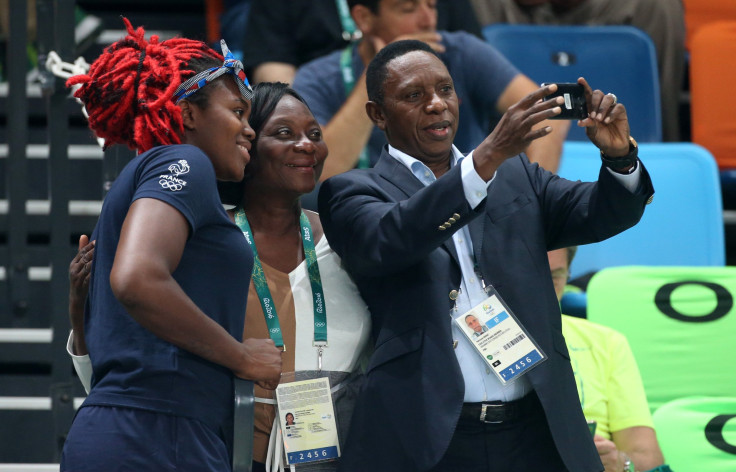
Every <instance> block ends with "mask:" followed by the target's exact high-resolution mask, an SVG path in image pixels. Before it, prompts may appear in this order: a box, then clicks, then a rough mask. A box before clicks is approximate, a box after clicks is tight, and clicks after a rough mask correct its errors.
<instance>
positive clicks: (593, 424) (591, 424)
mask: <svg viewBox="0 0 736 472" xmlns="http://www.w3.org/2000/svg"><path fill="white" fill-rule="evenodd" d="M597 426H598V423H597V422H595V421H593V420H589V421H588V429H589V430H590V435H591V436H595V428H596V427H597Z"/></svg>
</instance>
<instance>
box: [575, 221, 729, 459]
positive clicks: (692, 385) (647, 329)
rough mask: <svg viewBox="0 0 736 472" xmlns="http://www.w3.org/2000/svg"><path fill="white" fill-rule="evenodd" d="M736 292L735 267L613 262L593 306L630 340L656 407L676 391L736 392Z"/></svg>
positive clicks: (593, 288)
mask: <svg viewBox="0 0 736 472" xmlns="http://www.w3.org/2000/svg"><path fill="white" fill-rule="evenodd" d="M685 226H686V225H685ZM683 230H684V231H686V230H687V228H686V227H684V228H683ZM661 237H663V238H666V237H676V235H665V234H663V235H662V236H661ZM735 295H736V267H682V266H680V267H677V266H675V267H654V266H623V267H611V268H607V269H603V270H601V271H600V272H598V273H597V274H596V275H594V276H593V278H592V279H591V280H590V283H589V284H588V290H587V296H588V306H587V313H588V319H589V320H591V321H594V322H596V323H600V324H602V325H605V326H610V327H611V328H614V329H616V330H618V331H620V332H622V333H623V334H624V335H625V336H626V338H627V339H628V340H629V343H630V345H631V349H632V351H633V353H634V356H635V357H636V361H637V363H638V364H639V370H640V372H641V376H642V380H643V381H644V390H645V391H646V394H647V399H648V401H649V406H650V408H651V409H652V410H656V409H657V408H658V407H659V406H661V405H662V404H664V403H666V402H668V401H671V400H674V399H677V398H683V397H688V396H693V395H708V396H734V395H736V367H734V366H736V345H735V344H734V333H736V310H735V309H734V296H735ZM673 468H674V467H673ZM702 470H706V469H702ZM732 470H734V471H736V464H734V468H733V469H732Z"/></svg>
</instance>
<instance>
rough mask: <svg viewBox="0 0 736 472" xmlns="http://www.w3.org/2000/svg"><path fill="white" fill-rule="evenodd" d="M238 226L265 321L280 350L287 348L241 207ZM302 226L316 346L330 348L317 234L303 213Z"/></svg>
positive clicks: (236, 216) (300, 221)
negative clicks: (249, 251) (248, 253)
mask: <svg viewBox="0 0 736 472" xmlns="http://www.w3.org/2000/svg"><path fill="white" fill-rule="evenodd" d="M235 224H237V225H238V228H240V230H241V231H242V232H243V236H245V240H246V241H247V242H248V245H249V246H250V248H251V249H252V250H253V285H255V287H256V293H257V294H258V300H259V301H260V302H261V308H263V316H264V317H265V319H266V326H267V327H268V334H269V336H270V337H271V339H273V342H274V343H275V344H276V346H277V347H284V338H283V336H282V334H281V324H280V323H279V317H278V314H277V313H276V306H275V305H274V302H273V297H272V296H271V290H269V288H268V283H267V282H266V275H265V274H264V273H263V264H261V259H260V258H259V257H258V250H257V249H256V244H255V239H254V238H253V231H252V230H251V229H250V224H248V218H246V216H245V212H244V211H243V209H242V208H241V209H240V210H238V212H237V213H236V214H235ZM299 225H300V226H301V235H302V245H303V247H304V258H305V259H306V261H307V273H308V274H309V283H310V285H311V287H312V303H313V307H314V344H315V345H316V346H326V345H327V312H326V309H325V295H324V291H323V290H322V278H321V277H320V274H319V265H318V264H317V251H316V250H315V247H314V235H313V233H312V226H311V225H310V224H309V219H308V218H307V215H305V214H304V212H302V213H301V216H300V217H299Z"/></svg>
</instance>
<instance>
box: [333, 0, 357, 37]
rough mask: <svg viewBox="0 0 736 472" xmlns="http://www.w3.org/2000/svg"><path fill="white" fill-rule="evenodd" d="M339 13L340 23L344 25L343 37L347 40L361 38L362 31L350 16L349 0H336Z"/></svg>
mask: <svg viewBox="0 0 736 472" xmlns="http://www.w3.org/2000/svg"><path fill="white" fill-rule="evenodd" d="M335 5H336V6H337V13H338V15H340V24H341V25H342V39H344V40H345V41H355V40H356V39H360V38H361V36H362V32H361V31H360V30H359V29H358V28H357V27H356V26H355V22H354V21H353V18H352V17H351V16H350V8H348V2H347V0H335Z"/></svg>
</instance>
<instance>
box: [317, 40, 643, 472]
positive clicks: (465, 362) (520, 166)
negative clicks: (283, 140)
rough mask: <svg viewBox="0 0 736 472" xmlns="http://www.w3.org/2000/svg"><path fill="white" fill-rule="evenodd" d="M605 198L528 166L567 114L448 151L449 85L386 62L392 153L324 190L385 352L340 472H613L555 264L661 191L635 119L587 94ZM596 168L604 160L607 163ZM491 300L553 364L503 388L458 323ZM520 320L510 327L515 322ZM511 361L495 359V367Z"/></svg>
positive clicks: (523, 112)
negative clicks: (596, 436) (533, 149)
mask: <svg viewBox="0 0 736 472" xmlns="http://www.w3.org/2000/svg"><path fill="white" fill-rule="evenodd" d="M579 83H580V84H581V85H583V86H584V89H585V96H586V100H587V105H588V112H589V116H588V118H586V119H584V120H583V121H581V122H580V123H579V124H580V125H581V126H586V127H587V132H588V136H589V137H590V139H591V141H592V142H593V143H594V144H595V145H596V146H597V147H598V148H600V149H601V153H602V154H601V156H600V158H601V159H602V162H603V166H602V168H601V172H600V175H599V179H598V182H592V183H581V182H570V181H566V180H563V179H560V178H558V177H557V176H555V175H553V174H551V173H549V172H546V171H545V170H543V169H541V168H539V167H538V166H537V165H532V164H530V163H529V161H528V159H527V158H526V156H525V155H524V154H522V153H523V151H524V149H525V148H526V147H527V146H528V145H529V143H530V142H532V141H533V140H535V139H537V138H540V137H542V136H545V135H547V134H549V132H550V131H551V129H550V128H549V127H542V128H538V129H535V128H534V126H535V125H536V124H538V123H540V122H541V121H543V120H545V119H548V118H550V117H552V116H554V115H557V114H559V113H560V111H561V109H560V104H562V103H563V100H562V98H559V99H557V100H548V101H541V99H542V98H543V97H544V96H546V95H548V94H550V93H551V92H554V91H555V90H556V86H554V85H552V86H546V87H543V88H541V89H539V90H537V91H536V92H534V93H532V94H530V95H529V96H528V97H526V98H524V99H522V100H521V101H520V102H518V103H517V104H516V105H514V106H512V107H511V108H510V109H509V110H508V111H507V112H506V114H505V115H504V116H503V118H502V119H501V121H500V122H499V124H498V126H496V128H495V129H494V130H493V132H492V133H491V134H490V135H489V136H488V137H487V138H486V139H485V140H484V141H483V143H481V144H480V145H479V146H478V147H477V148H476V149H475V150H474V151H473V152H472V153H471V154H469V155H468V156H465V157H464V158H463V156H462V155H461V154H460V153H459V152H458V151H457V149H456V148H454V146H453V145H452V141H453V137H454V135H455V131H456V129H457V126H458V122H457V116H458V106H459V104H458V101H457V96H456V95H455V92H454V89H453V83H452V78H451V77H450V75H449V73H448V71H447V69H446V67H445V66H444V64H443V63H442V62H441V61H440V60H439V58H438V57H437V56H436V55H435V53H434V52H433V51H432V50H431V49H430V48H429V47H428V46H426V45H425V44H424V43H421V42H417V41H400V42H396V43H392V44H390V45H388V46H387V47H386V48H384V49H383V50H382V51H381V52H380V53H379V54H378V55H377V56H376V58H375V59H374V60H373V61H372V63H371V64H370V66H369V68H368V72H367V88H368V96H369V100H370V101H369V102H368V103H367V105H366V111H367V112H368V115H369V116H370V117H371V119H372V120H373V122H374V123H375V124H376V125H377V126H378V127H379V128H380V129H382V130H383V131H384V132H385V133H386V136H387V139H388V143H389V145H388V146H387V147H386V148H385V149H384V151H383V154H382V156H381V158H380V160H379V162H378V163H377V165H376V166H375V167H374V168H373V169H366V170H355V171H350V172H348V173H345V174H342V175H338V176H336V177H333V178H331V179H329V180H327V181H326V182H325V184H324V185H323V186H322V189H321V191H320V194H319V208H320V216H321V218H322V222H323V226H324V229H325V234H326V235H327V238H328V239H329V241H330V245H331V246H332V247H333V248H334V249H335V251H336V252H337V253H338V254H339V255H340V256H341V257H342V260H343V263H344V264H345V265H346V267H347V269H348V271H349V272H350V273H351V275H352V276H353V277H354V279H355V282H356V284H357V286H358V288H359V289H360V292H361V295H362V296H363V298H364V300H365V301H366V303H367V304H368V306H369V309H370V312H371V316H372V321H373V336H374V342H375V352H374V354H373V356H372V358H371V360H370V363H369V365H368V367H367V369H366V374H367V375H366V382H365V386H364V388H363V390H362V391H361V395H360V397H359V399H358V402H357V405H356V408H355V413H354V415H353V418H352V424H351V432H350V434H349V436H348V438H347V442H346V445H345V447H344V449H343V455H342V459H341V463H340V470H345V471H348V470H349V471H370V472H373V471H383V472H388V471H412V472H423V471H494V472H495V471H503V472H506V471H510V470H519V471H545V472H558V471H560V472H561V471H567V470H569V471H574V472H578V471H601V470H603V466H602V465H601V462H600V459H599V458H598V454H597V452H596V449H595V447H594V445H593V441H592V438H591V436H590V432H589V430H588V427H587V425H586V422H585V419H584V417H583V414H582V412H581V408H580V402H579V400H578V396H577V390H576V387H575V382H574V378H573V373H572V369H571V367H570V362H569V355H568V352H567V348H566V346H565V341H564V338H563V337H562V334H561V321H560V311H559V305H558V303H557V298H556V296H555V291H554V288H553V285H552V281H551V279H550V277H549V264H548V262H547V251H548V250H550V249H555V248H560V247H566V246H570V245H573V244H586V243H592V242H596V241H600V240H602V239H605V238H608V237H610V236H613V235H615V234H617V233H619V232H621V231H623V230H625V229H627V228H629V227H631V226H633V225H634V224H636V222H637V221H638V220H639V219H640V218H641V216H642V214H643V211H644V207H645V204H646V203H647V202H648V201H649V200H650V199H651V198H650V197H651V196H652V194H653V189H652V186H651V181H650V179H649V176H648V174H647V172H646V170H645V169H644V166H643V165H642V164H641V162H640V161H639V160H638V158H637V148H636V143H635V142H634V141H633V140H631V139H630V135H629V125H628V120H627V118H626V110H625V108H624V107H623V105H621V104H617V103H616V97H615V96H614V95H613V94H606V95H604V94H603V93H602V92H601V91H599V90H596V91H593V90H591V88H590V87H589V86H588V84H587V82H585V80H584V79H579ZM597 158H598V157H597V156H591V159H597ZM491 287H493V290H494V291H491V292H490V293H497V294H498V295H499V296H500V298H501V299H502V300H503V301H504V302H505V304H506V305H507V307H508V309H510V310H511V312H512V313H513V314H514V315H515V317H516V319H518V321H519V323H520V325H521V326H522V328H520V329H522V330H523V333H524V334H525V335H526V337H528V338H530V339H532V340H534V342H535V343H536V349H537V350H538V351H539V352H541V354H542V358H543V360H542V361H541V362H537V363H536V364H535V365H534V367H533V368H530V369H526V370H524V372H523V374H522V375H520V376H518V377H516V378H515V379H514V380H513V381H510V382H503V381H502V380H500V377H497V376H496V372H494V371H493V369H492V368H490V364H487V363H486V359H485V358H484V357H482V356H481V355H480V354H479V352H477V351H476V350H475V347H474V346H473V343H472V342H471V341H470V340H469V339H468V338H467V337H466V336H464V335H463V334H462V331H461V330H462V328H461V327H460V326H458V323H454V322H453V319H460V320H461V321H462V319H461V317H463V316H464V315H465V314H466V313H467V312H468V311H469V310H471V309H473V308H474V307H477V306H479V305H480V306H483V307H484V309H485V306H486V305H487V303H486V302H487V297H488V294H487V293H489V292H488V291H487V290H488V289H490V288H491ZM511 318H513V317H511ZM501 348H502V346H499V347H498V350H499V352H500V351H501V350H502V349H501Z"/></svg>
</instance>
